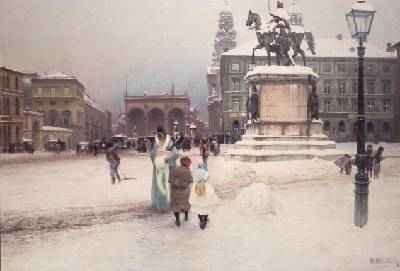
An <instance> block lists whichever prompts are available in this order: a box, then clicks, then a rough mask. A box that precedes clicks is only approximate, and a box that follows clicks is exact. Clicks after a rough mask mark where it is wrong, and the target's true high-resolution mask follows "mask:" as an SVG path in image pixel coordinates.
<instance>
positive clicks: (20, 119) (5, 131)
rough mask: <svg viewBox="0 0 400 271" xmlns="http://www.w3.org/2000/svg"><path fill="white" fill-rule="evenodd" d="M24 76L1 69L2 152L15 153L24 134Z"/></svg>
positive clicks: (0, 112) (0, 118)
mask: <svg viewBox="0 0 400 271" xmlns="http://www.w3.org/2000/svg"><path fill="white" fill-rule="evenodd" d="M23 76H24V74H23V73H21V72H18V71H15V70H12V69H8V68H6V67H0V152H10V151H11V152H13V151H14V150H15V148H16V147H17V146H19V145H21V144H22V138H23V133H24V128H23V123H24V115H23V108H24V92H23V86H22V78H23Z"/></svg>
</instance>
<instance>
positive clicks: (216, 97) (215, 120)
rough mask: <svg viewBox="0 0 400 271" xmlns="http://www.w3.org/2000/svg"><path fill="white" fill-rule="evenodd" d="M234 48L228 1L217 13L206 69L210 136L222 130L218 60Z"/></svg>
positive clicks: (234, 38) (233, 33) (231, 16)
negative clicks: (208, 63)
mask: <svg viewBox="0 0 400 271" xmlns="http://www.w3.org/2000/svg"><path fill="white" fill-rule="evenodd" d="M235 47H236V30H235V27H234V20H233V14H232V12H231V10H230V8H229V4H228V0H225V7H224V9H223V10H222V11H221V12H220V13H219V17H218V30H217V33H216V34H215V38H214V52H213V53H212V61H211V65H210V66H209V67H208V68H207V89H208V119H209V121H208V127H209V132H210V133H211V134H219V133H221V132H222V130H223V128H222V127H223V121H222V118H223V110H222V93H221V80H220V59H221V55H222V54H223V53H224V52H227V51H229V50H232V49H233V48H235Z"/></svg>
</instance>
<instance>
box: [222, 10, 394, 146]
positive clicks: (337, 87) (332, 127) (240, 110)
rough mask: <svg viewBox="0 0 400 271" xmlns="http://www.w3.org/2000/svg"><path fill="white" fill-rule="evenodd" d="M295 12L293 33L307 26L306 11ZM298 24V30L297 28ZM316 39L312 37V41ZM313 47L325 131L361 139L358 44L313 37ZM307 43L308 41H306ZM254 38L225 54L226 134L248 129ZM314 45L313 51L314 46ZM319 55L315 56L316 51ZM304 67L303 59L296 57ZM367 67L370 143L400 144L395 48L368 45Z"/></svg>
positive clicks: (261, 61)
mask: <svg viewBox="0 0 400 271" xmlns="http://www.w3.org/2000/svg"><path fill="white" fill-rule="evenodd" d="M288 10H289V18H290V24H291V25H292V28H293V29H296V27H303V18H302V15H301V12H299V11H298V9H297V7H296V6H292V7H291V8H290V9H288ZM293 26H294V27H293ZM308 38H310V37H308ZM311 41H312V42H310V46H309V48H307V45H306V46H303V48H307V50H306V54H307V66H309V67H311V68H313V70H314V71H315V72H316V73H318V74H319V75H320V79H319V81H318V84H317V88H318V93H319V98H320V111H321V112H320V116H321V119H322V120H323V122H324V124H323V128H324V132H325V133H326V134H327V135H329V136H330V137H331V138H332V139H334V140H337V141H350V140H355V139H356V133H357V125H356V122H357V77H358V66H357V63H358V57H357V49H356V46H357V45H356V44H354V43H353V41H352V40H349V39H345V38H343V35H337V36H336V37H335V38H332V39H315V40H314V39H313V38H312V37H311ZM304 43H305V42H304ZM256 45H257V41H256V39H255V37H254V40H253V41H251V42H249V43H246V44H243V45H241V46H238V47H237V48H235V49H233V50H230V51H228V52H225V53H223V54H222V56H221V64H220V67H221V71H220V74H221V91H222V94H223V96H222V97H223V112H224V113H223V123H224V125H223V126H224V127H223V131H224V133H226V134H231V133H233V131H238V130H241V131H242V132H244V131H245V126H246V122H247V114H246V111H247V110H246V101H247V97H248V86H246V84H245V82H244V77H245V75H246V73H247V72H248V71H249V70H250V69H251V67H252V65H251V53H252V49H253V48H254V47H255V46H256ZM310 47H311V48H310ZM313 51H314V53H315V54H313V53H312V52H313ZM296 62H297V64H300V63H302V61H301V58H297V59H296ZM266 63H267V57H266V52H265V50H258V51H256V65H265V64H266ZM364 65H365V66H364V67H365V93H366V95H365V104H366V112H367V122H366V130H367V137H368V140H385V141H393V140H399V139H400V137H399V134H398V132H396V131H397V129H398V128H397V123H398V118H396V116H397V113H396V112H397V110H398V109H397V108H395V107H398V104H397V103H396V102H395V101H396V97H398V96H397V95H398V91H399V84H400V83H399V80H398V78H399V70H398V69H399V59H398V54H396V52H395V51H394V50H390V48H379V47H376V46H374V45H373V44H372V43H368V44H367V49H366V57H365V62H364Z"/></svg>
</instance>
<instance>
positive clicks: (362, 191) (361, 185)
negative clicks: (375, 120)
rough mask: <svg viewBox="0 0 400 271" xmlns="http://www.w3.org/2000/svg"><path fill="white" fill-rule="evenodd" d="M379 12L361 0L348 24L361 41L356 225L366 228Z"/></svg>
mask: <svg viewBox="0 0 400 271" xmlns="http://www.w3.org/2000/svg"><path fill="white" fill-rule="evenodd" d="M374 16H375V10H374V8H373V7H372V6H371V5H370V4H368V3H367V1H365V0H358V1H357V3H355V4H354V5H353V7H352V8H351V10H350V11H349V12H348V13H347V14H346V20H347V24H348V25H349V29H350V33H351V36H352V38H353V39H355V40H357V41H358V43H359V46H358V47H357V53H358V97H357V99H358V133H357V155H356V164H357V174H356V176H355V191H354V193H355V204H354V225H355V226H357V227H360V228H361V227H363V226H365V225H366V224H367V221H368V186H369V180H368V173H367V172H366V165H367V162H368V156H367V154H366V151H365V109H364V66H363V64H364V56H365V47H364V42H365V41H366V40H367V36H368V35H369V33H370V31H371V26H372V21H373V20H374Z"/></svg>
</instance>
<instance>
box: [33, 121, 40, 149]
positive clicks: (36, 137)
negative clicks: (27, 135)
mask: <svg viewBox="0 0 400 271" xmlns="http://www.w3.org/2000/svg"><path fill="white" fill-rule="evenodd" d="M32 145H33V147H34V148H35V149H37V148H38V147H39V146H40V123H39V121H38V120H35V121H34V122H33V125H32Z"/></svg>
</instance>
